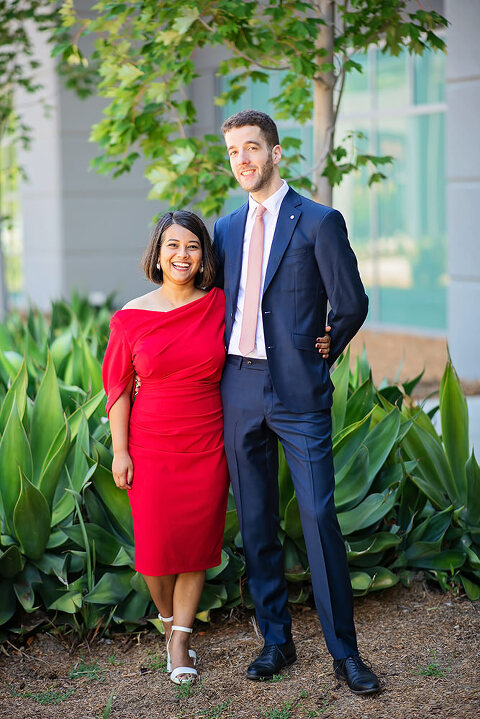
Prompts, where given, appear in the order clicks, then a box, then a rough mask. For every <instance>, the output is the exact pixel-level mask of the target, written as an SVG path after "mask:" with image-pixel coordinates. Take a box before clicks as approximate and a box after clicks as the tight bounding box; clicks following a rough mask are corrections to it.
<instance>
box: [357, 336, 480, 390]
mask: <svg viewBox="0 0 480 719" xmlns="http://www.w3.org/2000/svg"><path fill="white" fill-rule="evenodd" d="M363 347H365V349H366V351H367V357H368V360H369V363H370V367H371V368H372V374H373V380H374V382H375V384H377V385H378V384H380V382H381V381H382V380H383V379H384V378H385V379H388V380H389V381H390V382H392V381H393V380H395V378H396V375H397V372H398V370H399V368H400V372H399V381H400V382H405V381H406V380H411V379H413V378H414V377H416V376H417V375H419V374H420V372H421V371H422V370H423V369H424V370H425V372H424V375H423V377H422V380H421V382H420V383H419V384H418V385H417V387H416V388H415V390H414V392H413V396H414V397H416V398H421V399H424V398H425V397H427V396H428V395H430V394H432V393H433V394H437V393H438V387H439V385H440V380H441V379H442V374H443V371H444V369H445V365H446V363H447V356H448V355H447V339H446V337H425V336H422V335H413V334H403V333H396V332H373V331H372V330H360V332H359V333H358V335H356V337H355V338H354V339H353V340H352V342H351V344H350V355H351V357H352V362H351V365H352V368H353V365H354V362H355V357H356V355H357V354H360V353H361V352H362V350H363ZM460 380H461V382H462V386H463V391H464V392H465V394H466V395H474V394H480V381H471V380H470V381H469V380H464V379H463V378H462V377H461V378H460Z"/></svg>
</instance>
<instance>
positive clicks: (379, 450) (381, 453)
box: [365, 408, 400, 482]
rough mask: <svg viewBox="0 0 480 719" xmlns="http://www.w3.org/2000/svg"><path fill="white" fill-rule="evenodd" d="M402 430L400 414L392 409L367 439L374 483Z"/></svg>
mask: <svg viewBox="0 0 480 719" xmlns="http://www.w3.org/2000/svg"><path fill="white" fill-rule="evenodd" d="M399 429H400V412H399V411H398V409H396V408H395V409H392V411H391V412H389V413H388V414H387V416H386V417H384V419H382V420H380V422H379V423H378V424H377V425H376V426H375V427H374V428H373V429H372V431H371V432H369V434H368V435H367V437H366V438H365V446H366V447H367V449H368V454H369V458H370V461H369V466H368V475H369V481H370V482H373V480H374V479H375V476H376V474H377V473H378V472H379V471H380V469H381V468H382V467H383V465H384V464H385V461H386V459H387V457H388V455H389V454H390V452H391V450H392V448H393V446H394V444H395V442H396V440H397V436H398V431H399Z"/></svg>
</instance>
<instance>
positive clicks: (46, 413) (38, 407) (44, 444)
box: [30, 353, 64, 484]
mask: <svg viewBox="0 0 480 719" xmlns="http://www.w3.org/2000/svg"><path fill="white" fill-rule="evenodd" d="M63 424H64V417H63V409H62V401H61V399H60V390H59V388H58V382H57V375H56V374H55V367H54V364H53V360H52V356H51V354H50V353H48V356H47V367H46V369H45V374H44V376H43V379H42V382H41V384H40V387H39V389H38V392H37V396H36V398H35V402H34V405H33V413H32V423H31V428H30V439H31V445H32V457H33V481H34V484H38V481H39V479H40V474H41V471H42V467H43V463H44V461H45V458H46V456H47V454H48V451H49V449H50V447H51V445H52V442H53V441H54V439H55V437H56V435H57V432H58V430H59V429H60V428H61V427H63Z"/></svg>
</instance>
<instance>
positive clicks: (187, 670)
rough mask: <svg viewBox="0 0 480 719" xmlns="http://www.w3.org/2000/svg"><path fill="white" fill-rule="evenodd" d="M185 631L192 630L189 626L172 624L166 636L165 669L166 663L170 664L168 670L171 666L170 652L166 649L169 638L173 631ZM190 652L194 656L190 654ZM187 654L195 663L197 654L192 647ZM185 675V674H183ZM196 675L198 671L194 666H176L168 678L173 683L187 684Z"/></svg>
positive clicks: (190, 631)
mask: <svg viewBox="0 0 480 719" xmlns="http://www.w3.org/2000/svg"><path fill="white" fill-rule="evenodd" d="M175 631H177V632H187V633H188V634H191V633H192V632H193V629H192V628H191V627H180V626H178V625H177V624H173V625H172V631H171V634H170V636H169V638H168V642H167V669H168V664H170V669H168V671H171V668H172V662H171V660H170V652H169V651H168V645H169V644H170V640H171V638H172V636H173V632H175ZM192 652H193V654H194V656H192ZM188 654H189V656H190V657H191V658H192V659H193V662H194V663H195V661H196V659H197V655H196V653H195V651H194V650H193V649H189V651H188ZM185 675H186V676H185ZM197 676H198V672H197V670H196V669H195V668H194V667H177V668H176V669H174V670H173V671H172V672H171V674H170V679H171V680H172V682H173V683H174V684H188V682H191V681H193V680H194V679H196V678H197Z"/></svg>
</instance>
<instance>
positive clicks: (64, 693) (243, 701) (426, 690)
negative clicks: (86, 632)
mask: <svg viewBox="0 0 480 719" xmlns="http://www.w3.org/2000/svg"><path fill="white" fill-rule="evenodd" d="M292 611H293V622H294V623H293V627H294V639H295V642H296V645H297V651H298V661H297V663H296V664H294V665H293V666H292V667H289V668H288V670H286V671H285V672H284V673H283V676H282V677H281V678H280V677H279V678H278V680H277V681H270V682H263V683H257V682H251V681H248V680H247V679H246V678H245V676H244V670H245V668H246V666H247V665H248V663H249V662H250V661H251V659H252V658H253V657H254V656H255V655H256V654H257V652H258V651H259V649H260V648H261V643H260V642H259V640H258V638H257V636H256V633H255V629H254V624H253V623H252V619H251V613H250V612H247V611H244V610H238V609H237V610H234V611H232V612H229V613H222V612H221V611H219V612H217V613H215V614H214V616H213V618H212V621H211V623H210V624H200V623H197V625H196V628H195V633H194V635H193V646H194V647H195V648H196V650H197V652H198V655H199V665H198V669H199V675H200V676H199V681H198V682H197V683H196V684H195V685H193V686H192V688H191V689H190V690H189V691H185V690H183V691H182V690H181V689H180V690H179V689H178V688H177V687H176V686H175V685H174V684H172V683H171V682H170V681H169V679H168V675H167V674H166V673H165V669H164V657H165V652H164V648H163V647H164V645H163V641H162V639H161V637H160V636H159V635H158V634H157V633H156V632H148V633H139V634H132V635H129V636H126V635H124V636H117V637H114V638H113V639H106V638H105V637H104V638H101V639H98V638H97V639H96V640H95V641H94V642H92V643H90V644H87V643H86V642H84V643H83V644H80V645H77V646H76V648H74V649H72V647H71V646H69V643H68V641H67V640H66V639H65V638H62V637H61V636H55V634H52V633H43V634H38V635H37V636H35V638H34V639H33V641H31V642H30V643H29V644H28V645H22V646H21V645H20V643H19V642H18V641H17V642H15V641H14V640H13V639H12V640H11V643H4V645H3V648H4V653H3V654H0V717H2V718H3V717H5V719H7V718H8V719H37V718H38V717H42V719H65V717H69V718H70V717H71V718H73V719H98V718H99V717H107V716H108V713H107V712H106V707H107V702H108V699H109V697H110V696H111V695H112V694H113V700H112V704H111V711H110V714H109V716H110V718H111V719H157V717H158V719H160V718H161V719H163V718H165V719H177V718H178V719H188V718H192V719H215V718H216V717H218V718H220V719H226V718H227V717H233V718H235V719H237V718H238V719H264V718H267V719H268V718H270V719H288V717H291V719H300V718H306V717H330V718H332V719H333V717H335V719H410V718H411V717H415V718H417V717H418V718H420V719H421V718H423V717H425V718H427V717H429V718H431V717H439V718H441V719H470V718H471V719H474V718H475V719H478V717H479V716H480V673H479V671H478V654H479V649H480V646H479V645H480V602H479V603H477V604H474V603H471V602H470V601H468V600H467V599H466V598H465V597H456V596H453V595H451V594H442V593H440V591H439V590H437V589H436V588H435V587H431V586H426V585H425V584H423V583H422V582H416V583H415V584H414V585H413V587H412V588H410V589H407V588H404V587H401V586H399V587H395V588H393V589H390V590H387V591H385V592H383V593H376V594H371V595H368V596H367V597H364V598H360V599H356V601H355V613H356V622H357V630H358V635H359V645H360V648H361V651H362V652H363V655H364V656H365V657H366V658H368V659H369V660H370V661H371V662H372V664H373V665H374V667H375V668H376V670H377V671H378V673H379V675H380V676H381V678H382V681H383V682H384V685H385V689H384V691H383V692H382V693H380V694H379V695H377V696H374V697H369V698H368V697H367V698H364V697H358V696H354V695H353V694H351V693H350V692H349V691H348V689H347V688H346V687H345V685H343V684H342V685H339V683H338V682H337V681H336V679H335V677H334V675H333V672H332V664H331V659H330V656H329V654H328V652H327V650H326V649H325V645H324V642H323V639H322V636H321V630H320V628H319V624H318V620H317V618H316V614H315V611H314V609H313V608H311V607H293V610H292ZM55 701H56V702H57V703H53V702H55Z"/></svg>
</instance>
